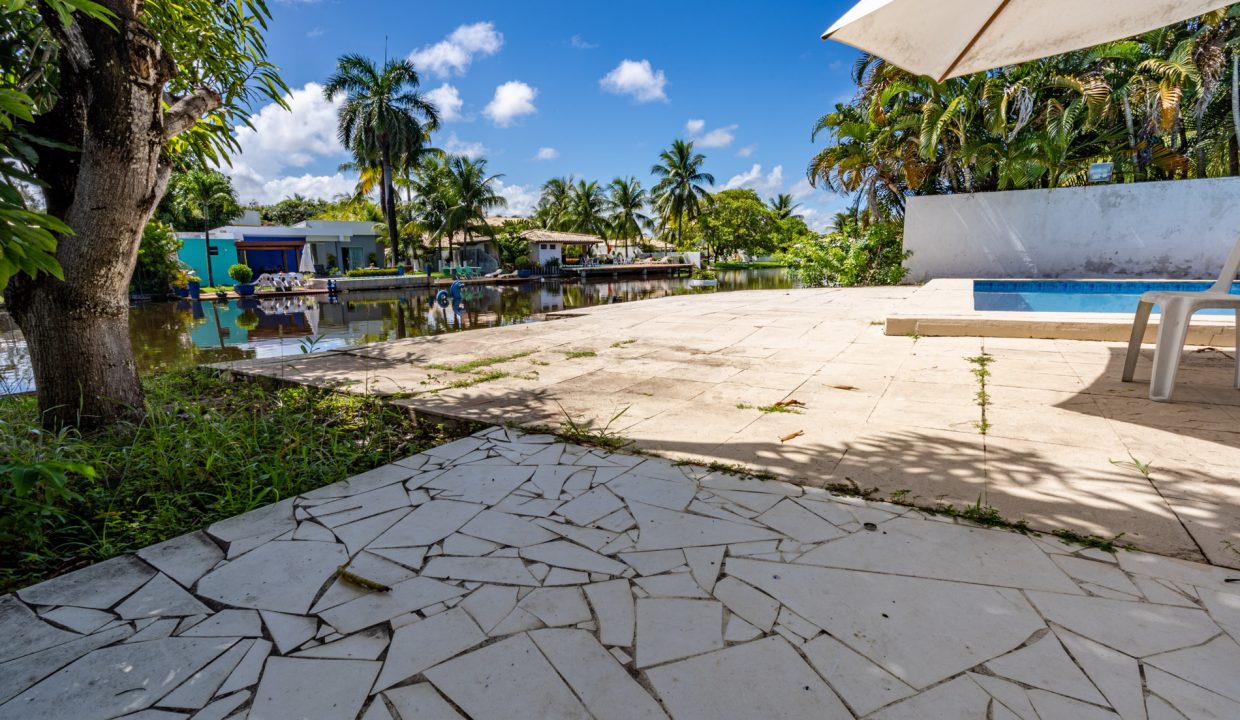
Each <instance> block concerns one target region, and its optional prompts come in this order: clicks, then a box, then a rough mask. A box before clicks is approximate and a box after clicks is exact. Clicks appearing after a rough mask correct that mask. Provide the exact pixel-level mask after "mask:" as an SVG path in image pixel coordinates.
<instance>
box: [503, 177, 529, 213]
mask: <svg viewBox="0 0 1240 720" xmlns="http://www.w3.org/2000/svg"><path fill="white" fill-rule="evenodd" d="M495 192H497V193H499V194H500V195H503V196H504V199H506V200H507V201H508V206H507V207H505V208H503V209H502V210H500V211H498V212H502V213H503V214H504V215H519V216H522V217H526V216H529V215H533V214H534V209H535V208H536V207H537V206H538V189H537V188H532V187H526V186H525V185H507V184H505V183H504V181H503V180H496V181H495Z"/></svg>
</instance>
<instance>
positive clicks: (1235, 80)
mask: <svg viewBox="0 0 1240 720" xmlns="http://www.w3.org/2000/svg"><path fill="white" fill-rule="evenodd" d="M1231 123H1232V125H1233V126H1235V129H1236V137H1235V138H1234V139H1233V142H1237V143H1240V53H1237V52H1235V51H1234V50H1233V51H1232V53H1231ZM1231 147H1232V151H1231V157H1232V167H1233V168H1235V157H1236V150H1235V147H1236V146H1235V145H1232V146H1231ZM1232 174H1233V175H1237V174H1240V173H1238V172H1236V171H1235V170H1234V169H1233V170H1232Z"/></svg>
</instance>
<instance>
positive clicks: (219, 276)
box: [177, 237, 237, 287]
mask: <svg viewBox="0 0 1240 720" xmlns="http://www.w3.org/2000/svg"><path fill="white" fill-rule="evenodd" d="M211 247H213V248H216V249H217V250H218V252H219V254H218V255H214V256H212V257H211V275H213V276H214V280H215V284H216V285H223V286H226V287H232V286H233V284H234V283H233V279H232V278H231V277H229V276H228V268H230V267H232V266H233V265H235V264H236V263H237V244H236V242H234V241H233V240H232V239H231V238H228V239H218V238H214V237H213V238H211ZM177 258H178V259H179V260H180V261H181V262H183V263H185V264H186V265H189V266H190V267H192V268H193V269H194V272H195V273H197V275H198V277H199V279H201V280H202V284H203V285H207V284H208V283H207V280H208V277H209V276H208V273H207V241H206V240H204V239H203V238H181V249H180V250H179V251H177Z"/></svg>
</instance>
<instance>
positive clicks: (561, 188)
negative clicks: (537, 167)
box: [534, 175, 573, 230]
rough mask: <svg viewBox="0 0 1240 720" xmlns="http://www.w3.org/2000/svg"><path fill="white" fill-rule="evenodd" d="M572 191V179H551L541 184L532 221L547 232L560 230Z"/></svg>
mask: <svg viewBox="0 0 1240 720" xmlns="http://www.w3.org/2000/svg"><path fill="white" fill-rule="evenodd" d="M572 191H573V177H572V176H571V175H569V176H568V177H558V178H551V179H550V180H548V181H547V182H545V183H543V186H542V191H541V194H540V196H539V198H538V209H537V210H535V211H534V219H535V221H536V222H538V224H539V225H541V226H542V227H543V228H545V229H547V230H561V229H562V227H561V224H562V223H563V221H564V218H565V215H566V213H567V211H568V203H569V195H570V194H571V193H572Z"/></svg>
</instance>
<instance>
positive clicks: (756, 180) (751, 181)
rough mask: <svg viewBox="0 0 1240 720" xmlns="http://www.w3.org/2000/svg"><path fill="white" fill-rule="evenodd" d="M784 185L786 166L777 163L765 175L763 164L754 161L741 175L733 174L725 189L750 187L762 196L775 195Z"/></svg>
mask: <svg viewBox="0 0 1240 720" xmlns="http://www.w3.org/2000/svg"><path fill="white" fill-rule="evenodd" d="M783 186H784V166H783V165H776V166H775V167H773V168H771V172H770V173H768V174H766V175H763V174H762V166H761V165H759V164H757V163H754V166H753V167H751V168H749V171H748V172H743V173H741V174H739V175H733V176H732V178H731V179H730V180H728V181H727V182H726V183H724V185H723V189H724V190H735V189H737V188H748V189H750V190H753V191H755V192H757V193H758V194H759V195H761V196H762V197H767V196H768V195H774V194H776V193H778V192H779V191H780V190H781V189H782V188H783Z"/></svg>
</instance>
